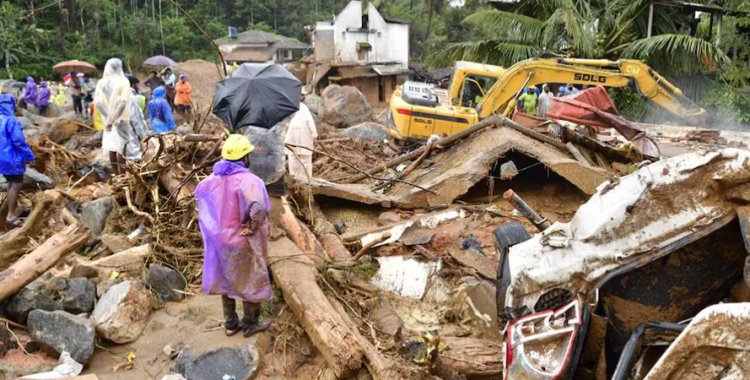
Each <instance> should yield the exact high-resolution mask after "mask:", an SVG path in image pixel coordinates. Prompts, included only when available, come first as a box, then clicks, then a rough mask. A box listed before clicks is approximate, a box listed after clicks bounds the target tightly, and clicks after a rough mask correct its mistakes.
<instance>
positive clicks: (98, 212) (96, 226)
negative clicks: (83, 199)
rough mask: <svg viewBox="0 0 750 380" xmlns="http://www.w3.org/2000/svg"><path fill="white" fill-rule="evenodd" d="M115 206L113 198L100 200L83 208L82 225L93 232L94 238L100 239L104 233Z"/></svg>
mask: <svg viewBox="0 0 750 380" xmlns="http://www.w3.org/2000/svg"><path fill="white" fill-rule="evenodd" d="M113 206H114V201H113V200H112V197H103V198H99V199H97V200H94V201H91V202H88V203H86V204H85V205H84V206H83V210H81V223H83V225H84V226H86V227H88V228H89V229H90V230H91V235H92V236H94V237H98V236H99V235H100V234H101V233H102V231H104V227H105V226H106V225H107V219H108V218H109V214H110V213H111V212H112V207H113Z"/></svg>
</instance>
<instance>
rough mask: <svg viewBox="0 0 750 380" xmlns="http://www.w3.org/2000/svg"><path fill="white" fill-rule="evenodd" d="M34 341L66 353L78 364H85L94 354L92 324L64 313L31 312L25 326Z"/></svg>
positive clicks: (87, 320)
mask: <svg viewBox="0 0 750 380" xmlns="http://www.w3.org/2000/svg"><path fill="white" fill-rule="evenodd" d="M26 327H27V329H28V331H29V333H31V336H32V337H33V338H34V341H37V342H41V343H44V344H45V345H47V346H49V347H51V348H53V349H55V351H57V352H58V353H62V352H63V351H67V352H69V353H70V356H71V357H72V358H73V359H74V360H75V361H77V362H79V363H87V362H88V361H89V359H91V355H93V353H94V343H95V342H94V338H95V332H94V322H93V321H92V320H90V319H86V318H82V317H78V316H75V315H73V314H70V313H67V312H64V311H52V312H50V311H44V310H33V311H31V313H29V320H28V324H27V325H26Z"/></svg>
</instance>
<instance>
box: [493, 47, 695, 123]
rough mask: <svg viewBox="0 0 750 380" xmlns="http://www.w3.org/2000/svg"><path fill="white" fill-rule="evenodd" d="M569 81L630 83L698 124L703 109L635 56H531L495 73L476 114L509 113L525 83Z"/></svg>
mask: <svg viewBox="0 0 750 380" xmlns="http://www.w3.org/2000/svg"><path fill="white" fill-rule="evenodd" d="M543 83H565V84H567V83H570V84H577V85H593V86H604V87H632V88H634V89H635V90H636V91H638V93H639V94H641V95H642V96H644V97H646V98H648V99H650V100H651V101H653V102H654V103H656V104H658V105H659V106H661V107H663V108H665V109H666V110H668V111H669V112H671V113H672V114H674V115H676V116H679V117H680V118H683V119H685V120H686V121H687V122H689V123H691V124H697V125H702V124H704V122H705V115H706V111H705V110H704V109H703V108H701V107H699V106H698V105H696V104H695V103H693V102H692V101H691V100H690V99H688V98H687V97H686V96H684V95H683V94H682V91H681V90H680V89H679V88H677V87H675V86H674V85H672V84H671V83H669V81H667V80H666V79H665V78H664V77H662V76H661V75H659V74H658V73H657V72H656V71H654V70H652V69H651V68H650V67H648V65H646V64H644V63H643V62H641V61H638V60H629V59H621V60H618V61H609V60H599V59H533V60H526V61H523V62H519V63H518V64H515V65H513V66H511V67H510V68H508V69H507V70H506V71H505V72H504V73H503V74H502V75H500V76H499V78H498V80H497V82H495V84H494V85H493V86H492V87H491V88H490V89H489V91H487V94H486V96H485V97H484V99H483V101H482V104H480V105H479V117H480V118H482V119H483V118H486V117H489V116H491V115H493V114H497V113H501V114H503V115H506V116H510V114H511V113H512V111H513V107H514V106H515V104H516V98H517V97H518V95H519V94H520V93H521V92H522V91H523V90H524V89H525V88H528V87H529V86H537V85H540V84H543Z"/></svg>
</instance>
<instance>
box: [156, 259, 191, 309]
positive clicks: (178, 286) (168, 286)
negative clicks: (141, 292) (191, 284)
mask: <svg viewBox="0 0 750 380" xmlns="http://www.w3.org/2000/svg"><path fill="white" fill-rule="evenodd" d="M146 283H148V286H149V287H150V288H151V290H152V291H153V292H154V293H156V295H158V296H159V298H161V299H162V300H164V301H168V302H170V301H180V300H182V299H184V298H185V294H184V293H180V292H176V291H175V290H180V291H183V290H185V287H187V281H185V278H184V277H182V274H180V272H178V271H176V270H174V269H172V268H168V267H165V266H164V265H159V264H151V265H149V267H148V279H147V280H146Z"/></svg>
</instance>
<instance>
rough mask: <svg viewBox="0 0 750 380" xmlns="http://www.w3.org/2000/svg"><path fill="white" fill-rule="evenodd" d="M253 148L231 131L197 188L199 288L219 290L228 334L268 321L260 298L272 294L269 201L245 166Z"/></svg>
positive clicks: (258, 327) (252, 329)
mask: <svg viewBox="0 0 750 380" xmlns="http://www.w3.org/2000/svg"><path fill="white" fill-rule="evenodd" d="M254 148H255V147H254V146H253V145H252V144H251V143H250V140H248V139H247V137H245V136H242V135H231V136H229V138H227V140H226V141H225V142H224V146H223V148H222V151H221V155H222V157H223V158H224V159H223V160H221V161H219V162H217V163H216V164H214V167H213V174H211V175H210V176H208V178H206V179H204V180H203V181H201V182H200V183H199V184H198V187H197V188H196V189H195V200H196V202H197V203H198V224H199V225H200V228H201V234H202V235H203V246H204V252H205V253H204V260H203V285H202V291H203V293H206V294H219V295H221V301H222V305H223V308H224V318H225V320H226V324H225V333H226V334H227V335H228V336H231V335H234V334H236V333H237V332H239V331H240V330H243V331H244V334H243V335H245V336H246V337H249V336H251V335H253V334H255V333H258V332H260V331H263V330H265V329H267V328H268V327H269V326H270V325H271V322H270V321H261V320H260V308H261V303H262V302H263V301H269V300H271V299H272V298H273V290H272V289H271V280H270V277H269V275H268V265H267V253H268V229H269V226H268V213H269V209H270V207H271V205H270V200H269V198H268V193H267V192H266V186H265V184H264V183H263V180H261V179H260V178H258V177H257V176H256V175H255V174H253V173H251V172H250V171H249V170H248V166H249V164H250V160H249V157H250V156H249V154H250V152H252V151H253V149H254ZM237 300H239V301H241V302H242V304H243V312H244V316H243V318H242V320H239V318H238V316H237V311H236V309H235V305H236V301H237Z"/></svg>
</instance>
